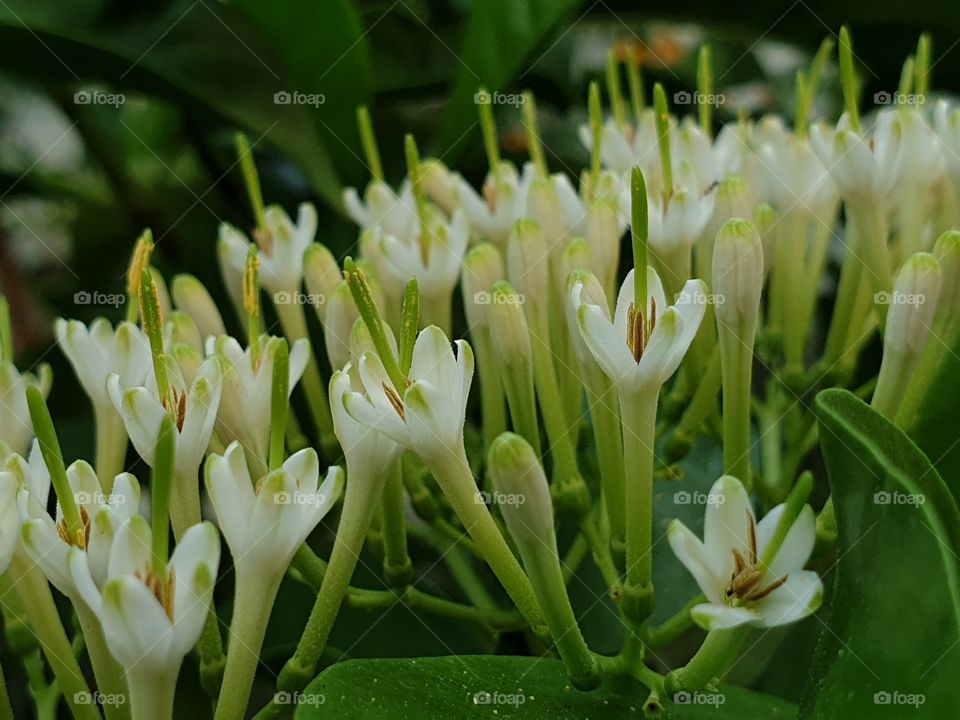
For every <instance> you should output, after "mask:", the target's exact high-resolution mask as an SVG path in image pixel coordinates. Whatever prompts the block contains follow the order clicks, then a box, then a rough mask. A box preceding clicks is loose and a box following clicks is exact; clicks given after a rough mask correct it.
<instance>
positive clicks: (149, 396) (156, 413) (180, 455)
mask: <svg viewBox="0 0 960 720" xmlns="http://www.w3.org/2000/svg"><path fill="white" fill-rule="evenodd" d="M166 367H167V376H168V378H169V383H170V392H171V395H172V401H173V403H174V406H173V407H171V408H169V409H168V408H167V407H166V406H165V405H166V403H167V399H166V398H164V399H162V400H161V399H160V398H159V397H158V396H157V389H156V384H155V382H154V380H153V375H152V374H151V375H150V377H149V378H148V383H149V385H148V386H144V385H140V386H137V387H124V386H122V385H121V384H120V376H119V375H117V374H116V373H111V375H110V377H109V378H108V379H107V390H108V391H109V393H110V399H111V401H112V402H113V405H114V407H115V408H116V409H117V411H118V412H119V413H120V416H121V417H122V418H123V424H124V426H125V427H126V429H127V434H128V435H129V436H130V440H131V441H132V442H133V446H134V448H136V450H137V453H138V454H139V455H140V457H142V458H143V459H144V460H145V461H146V463H147V464H148V465H150V466H151V467H152V466H153V456H154V447H155V446H156V443H157V437H158V436H159V434H160V424H161V423H162V422H163V418H164V416H165V415H166V414H167V413H168V412H170V413H172V414H173V417H174V420H175V426H174V431H175V433H174V434H175V442H176V450H175V460H174V476H175V477H177V478H184V479H186V478H190V481H191V482H195V480H194V479H193V478H196V475H197V470H198V468H199V467H200V462H201V461H202V460H203V456H204V454H205V453H206V451H207V446H208V445H209V444H210V436H211V435H212V434H213V427H214V423H215V422H216V419H217V408H218V407H219V406H220V395H221V392H222V390H223V381H222V379H221V374H220V367H219V363H218V361H217V359H216V358H207V359H206V360H205V361H204V362H203V364H202V365H201V366H200V369H199V370H198V371H197V375H196V377H195V378H194V379H193V382H192V383H191V384H190V385H189V387H188V386H187V383H186V380H185V379H184V377H183V374H182V373H181V371H180V368H179V366H178V365H177V364H176V363H175V362H174V361H173V360H172V359H171V358H167V362H166ZM175 482H176V481H175Z"/></svg>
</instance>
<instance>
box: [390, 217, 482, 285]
mask: <svg viewBox="0 0 960 720" xmlns="http://www.w3.org/2000/svg"><path fill="white" fill-rule="evenodd" d="M421 234H422V228H420V226H419V225H418V226H417V229H416V230H415V231H414V232H413V233H412V234H410V235H408V236H406V237H403V236H397V235H383V236H381V239H380V250H381V252H382V253H383V261H384V263H385V265H386V267H387V269H388V270H389V271H390V273H391V274H392V275H393V276H394V278H396V279H397V280H399V281H401V282H402V283H406V282H407V281H408V280H409V279H410V278H412V277H415V278H416V279H417V284H418V286H419V288H420V293H421V294H422V295H425V296H427V297H437V296H444V295H448V294H450V293H451V292H453V288H454V286H455V285H456V284H457V280H458V279H459V277H460V267H461V265H462V263H463V256H464V254H465V253H466V251H467V242H468V241H469V239H470V226H469V225H468V224H467V218H466V215H464V214H463V212H461V211H459V210H458V211H456V212H454V214H453V218H452V219H451V220H450V222H446V221H444V220H442V219H440V218H436V219H435V221H433V222H431V227H430V240H429V242H428V243H427V244H426V245H424V244H423V238H422V237H421Z"/></svg>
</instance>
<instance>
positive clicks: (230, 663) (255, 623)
mask: <svg viewBox="0 0 960 720" xmlns="http://www.w3.org/2000/svg"><path fill="white" fill-rule="evenodd" d="M281 578H282V575H278V576H277V577H264V576H263V574H262V573H259V572H253V573H250V572H249V571H238V573H237V584H236V592H235V593H234V598H235V601H234V606H233V615H232V617H231V619H230V644H229V649H228V651H227V665H226V669H225V671H224V674H223V686H222V688H221V690H220V698H219V700H218V701H217V709H216V712H215V713H214V719H215V720H243V718H244V717H245V716H246V709H247V703H248V701H249V699H250V691H251V689H252V688H253V680H254V676H255V675H256V672H257V665H258V664H259V662H260V650H261V648H262V647H263V638H264V636H265V635H266V632H267V623H268V622H269V620H270V611H271V610H272V609H273V603H274V600H275V599H276V597H277V590H279V589H280V580H281Z"/></svg>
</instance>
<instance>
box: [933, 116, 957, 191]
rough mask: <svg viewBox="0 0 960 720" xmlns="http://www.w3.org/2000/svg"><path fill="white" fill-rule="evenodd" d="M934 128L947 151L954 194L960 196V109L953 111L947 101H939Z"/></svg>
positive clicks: (946, 155) (947, 162) (948, 167)
mask: <svg viewBox="0 0 960 720" xmlns="http://www.w3.org/2000/svg"><path fill="white" fill-rule="evenodd" d="M934 127H935V128H936V130H937V137H938V138H939V140H940V143H941V146H942V149H943V150H945V151H946V152H944V153H943V156H944V159H945V160H946V165H947V170H948V172H949V173H950V177H951V180H952V182H953V186H954V192H956V193H958V194H960V108H953V109H952V110H951V108H950V106H949V105H948V104H947V102H946V100H939V101H938V102H937V107H936V110H935V111H934Z"/></svg>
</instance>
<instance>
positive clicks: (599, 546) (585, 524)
mask: <svg viewBox="0 0 960 720" xmlns="http://www.w3.org/2000/svg"><path fill="white" fill-rule="evenodd" d="M580 532H581V533H582V534H583V537H584V538H586V540H587V544H588V545H589V546H590V550H591V553H592V555H593V561H594V562H595V563H596V565H597V569H598V570H599V571H600V575H601V576H602V577H603V581H604V583H606V585H607V588H614V587H616V586H617V585H619V584H620V573H619V572H617V568H616V566H615V565H614V564H613V556H612V555H611V554H610V545H609V543H607V542H604V538H603V536H602V534H601V532H600V531H599V530H598V529H597V524H596V522H594V518H593V516H592V515H587V516H585V517H584V518H583V520H581V521H580ZM541 604H542V602H541Z"/></svg>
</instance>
